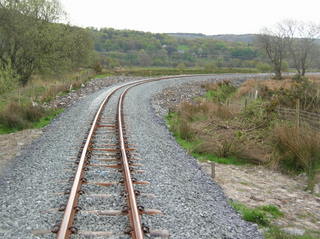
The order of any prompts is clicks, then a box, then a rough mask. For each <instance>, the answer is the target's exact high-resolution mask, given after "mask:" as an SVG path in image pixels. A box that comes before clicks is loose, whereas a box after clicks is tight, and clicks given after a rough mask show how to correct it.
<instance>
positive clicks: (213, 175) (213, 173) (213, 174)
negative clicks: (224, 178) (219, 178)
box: [210, 161, 216, 178]
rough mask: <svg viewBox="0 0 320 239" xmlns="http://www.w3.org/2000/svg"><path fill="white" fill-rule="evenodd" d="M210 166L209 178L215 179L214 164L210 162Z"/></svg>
mask: <svg viewBox="0 0 320 239" xmlns="http://www.w3.org/2000/svg"><path fill="white" fill-rule="evenodd" d="M210 165H211V177H212V178H215V176H216V164H215V162H212V161H210Z"/></svg>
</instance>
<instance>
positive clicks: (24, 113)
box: [0, 102, 45, 130]
mask: <svg viewBox="0 0 320 239" xmlns="http://www.w3.org/2000/svg"><path fill="white" fill-rule="evenodd" d="M44 114H45V112H44V110H43V109H42V108H41V107H39V106H32V105H31V104H25V105H21V104H19V103H17V102H11V103H10V104H8V105H7V106H6V108H5V109H4V110H3V111H1V112H0V124H1V125H3V126H5V127H7V128H13V129H18V130H19V129H23V128H27V127H30V125H31V124H32V123H33V122H37V121H38V120H39V119H40V118H41V117H42V116H44Z"/></svg>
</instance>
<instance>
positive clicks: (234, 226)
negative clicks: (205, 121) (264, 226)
mask: <svg viewBox="0 0 320 239" xmlns="http://www.w3.org/2000/svg"><path fill="white" fill-rule="evenodd" d="M225 77H232V78H236V79H237V80H242V79H244V78H245V77H247V76H246V75H233V76H232V75H230V76H225V75H224V76H223V75H220V76H215V77H212V76H210V77H209V76H202V77H191V78H188V79H183V80H182V79H179V80H165V81H161V82H156V83H149V84H146V85H143V86H139V87H137V88H134V89H132V90H131V91H130V92H129V94H128V95H127V98H126V100H125V111H127V113H126V114H125V115H126V117H127V122H128V123H127V127H128V132H130V133H131V135H130V137H129V140H130V142H132V143H134V144H137V148H138V152H139V153H140V156H141V158H143V159H144V164H145V166H144V167H145V170H146V173H145V174H144V175H141V176H139V179H140V177H141V179H144V180H148V181H150V183H151V184H150V185H149V186H146V187H145V186H141V188H140V189H141V191H143V192H150V193H154V194H155V195H156V197H155V198H154V199H152V200H144V199H141V204H142V205H144V206H145V207H146V208H155V209H160V210H161V211H162V212H163V213H164V215H161V216H150V217H149V216H146V217H144V218H145V219H144V220H145V222H146V224H147V225H149V226H150V227H151V228H153V229H166V230H169V231H170V234H171V238H184V239H185V238H230V239H231V238H262V236H261V234H260V233H259V231H258V230H257V227H256V226H255V225H253V224H250V223H247V222H245V221H243V220H242V219H241V218H240V216H239V215H238V214H237V213H235V212H234V210H233V209H232V208H231V207H230V206H229V205H228V204H227V202H226V197H225V195H224V193H223V191H222V190H221V188H220V187H219V186H218V185H217V184H216V183H214V182H213V181H212V180H211V179H210V177H209V176H208V175H207V174H205V173H204V172H203V171H202V170H201V168H200V167H199V165H198V163H197V162H196V161H195V160H194V159H193V158H191V157H190V156H188V155H187V153H186V152H185V151H184V150H182V149H181V148H180V147H179V146H178V145H177V143H176V142H175V140H174V138H173V137H172V136H171V134H170V133H169V131H168V130H167V128H166V126H165V123H164V121H163V120H162V119H161V118H159V117H158V116H156V115H155V111H154V110H153V107H152V105H151V103H150V102H151V99H152V96H153V95H154V94H156V93H157V92H159V91H160V90H162V89H164V88H165V87H168V86H170V85H177V84H178V85H179V84H182V83H183V82H186V81H187V80H189V81H201V80H208V79H212V78H215V79H223V78H225ZM135 79H136V78H135ZM127 80H130V79H127ZM106 90H107V88H105V89H102V90H99V91H97V92H95V93H93V94H90V95H89V96H84V97H82V98H81V97H79V98H81V99H79V101H77V102H76V103H72V106H71V107H69V108H67V109H66V110H65V112H63V113H62V114H61V115H60V116H59V117H58V118H56V119H55V120H54V121H53V122H52V123H51V124H50V125H49V126H47V127H46V128H45V129H44V132H43V134H42V135H41V136H40V137H39V138H37V139H35V140H34V141H33V143H32V144H30V145H29V146H27V147H25V148H24V149H23V150H22V152H21V155H20V156H18V157H16V158H15V159H13V160H11V162H10V164H8V166H7V167H6V168H5V170H4V171H3V173H2V175H1V176H0V190H1V194H0V203H1V219H2V220H1V221H0V237H1V238H12V239H15V238H23V239H28V238H43V237H40V236H38V235H35V234H34V233H33V232H34V231H35V230H43V229H51V228H52V226H53V225H54V224H55V223H56V222H57V221H58V220H59V219H60V218H57V215H56V214H50V213H49V212H50V209H53V208H59V207H60V204H61V203H63V202H65V200H66V197H65V196H61V195H57V193H58V192H63V191H64V190H66V189H67V188H68V187H69V185H68V184H67V183H65V182H64V181H65V180H66V179H67V178H68V176H67V175H69V173H70V172H68V170H72V169H73V168H74V166H73V165H70V161H68V159H70V158H74V157H76V155H77V153H78V150H79V147H80V145H81V144H82V140H83V138H84V136H85V133H86V132H87V130H88V126H89V124H90V122H91V121H92V118H93V115H94V113H95V112H96V110H97V107H98V104H99V103H100V102H101V101H102V99H103V96H104V94H105V92H106ZM65 105H68V104H65ZM133 134H134V135H133ZM66 172H68V173H66ZM143 200H144V201H143ZM45 238H53V235H51V236H46V237H45Z"/></svg>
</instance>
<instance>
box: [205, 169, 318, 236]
mask: <svg viewBox="0 0 320 239" xmlns="http://www.w3.org/2000/svg"><path fill="white" fill-rule="evenodd" d="M201 166H202V167H203V168H204V169H205V170H206V172H208V174H210V173H211V167H210V164H208V163H201ZM215 181H216V182H218V183H219V185H220V186H221V187H222V188H223V190H224V192H225V193H226V195H227V196H228V197H229V198H231V199H232V200H237V201H239V202H241V203H243V204H245V205H248V206H250V207H256V206H261V205H269V204H272V205H276V206H278V207H279V208H280V210H281V211H282V212H284V214H285V216H284V217H281V218H279V219H277V220H276V221H275V223H276V224H277V225H279V226H280V227H295V228H299V229H305V230H306V229H308V230H315V231H319V230H320V197H319V195H318V196H316V195H312V194H311V193H309V192H306V191H305V190H304V189H305V188H306V185H307V182H306V177H304V176H299V177H296V178H294V177H289V176H286V175H283V174H281V173H279V172H276V171H272V170H269V169H267V168H265V167H263V166H235V165H224V164H216V177H215Z"/></svg>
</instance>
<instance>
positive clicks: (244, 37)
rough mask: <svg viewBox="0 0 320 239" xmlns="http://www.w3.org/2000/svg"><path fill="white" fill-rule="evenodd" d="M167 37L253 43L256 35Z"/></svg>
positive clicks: (182, 35) (171, 34) (188, 34)
mask: <svg viewBox="0 0 320 239" xmlns="http://www.w3.org/2000/svg"><path fill="white" fill-rule="evenodd" d="M167 34H168V35H169V36H172V37H176V38H186V39H195V38H209V39H216V40H221V41H228V42H244V43H253V42H254V41H255V39H256V37H257V34H239V35H237V34H221V35H205V34H201V33H167Z"/></svg>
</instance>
